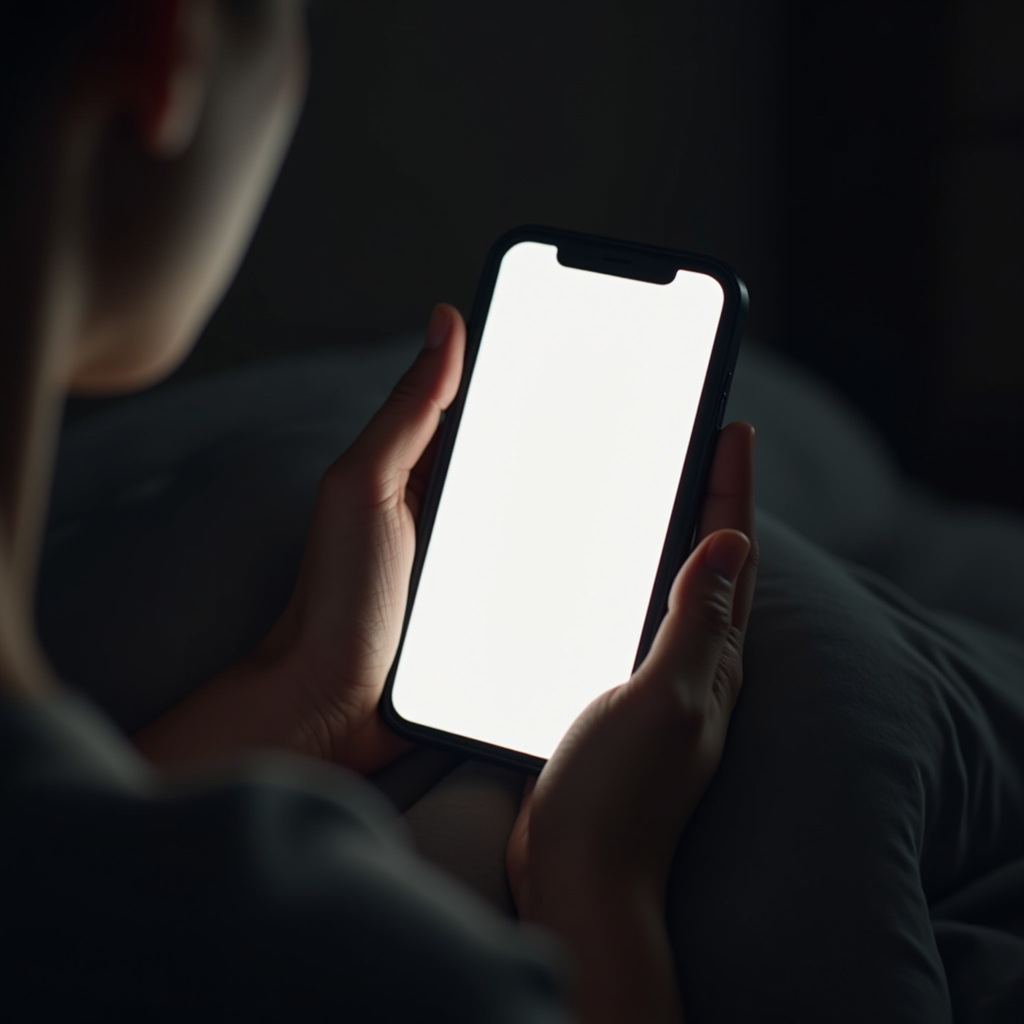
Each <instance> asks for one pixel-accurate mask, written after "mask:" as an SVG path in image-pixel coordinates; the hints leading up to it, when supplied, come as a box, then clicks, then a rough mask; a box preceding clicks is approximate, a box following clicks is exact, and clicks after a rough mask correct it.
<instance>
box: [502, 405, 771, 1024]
mask: <svg viewBox="0 0 1024 1024" xmlns="http://www.w3.org/2000/svg"><path fill="white" fill-rule="evenodd" d="M753 447H754V437H753V429H752V428H751V427H750V426H749V425H748V424H745V423H733V424H730V425H729V426H728V427H726V428H725V429H724V430H723V431H722V432H721V434H720V436H719V439H718V445H717V448H716V452H715V458H714V463H713V466H712V470H711V475H710V480H709V485H708V492H707V496H706V499H705V503H704V509H703V514H702V518H701V524H700V528H699V532H698V537H699V538H700V539H699V542H698V544H697V546H696V548H695V549H694V551H693V552H692V554H691V555H690V557H689V558H688V559H687V561H686V563H685V564H684V565H683V567H682V569H681V570H680V571H679V574H678V576H677V577H676V579H675V581H674V583H673V586H672V590H671V592H670V596H669V602H668V605H669V610H668V614H667V615H666V616H665V619H664V620H663V621H662V623H661V626H660V628H659V630H658V633H657V635H656V637H655V640H654V643H653V645H652V647H651V650H650V652H649V653H648V655H647V657H646V659H645V660H644V662H643V664H641V666H640V667H639V668H638V669H637V670H636V672H635V673H634V674H633V676H632V678H630V679H629V681H628V682H626V683H623V684H622V685H621V686H618V687H615V688H614V689H612V690H609V691H608V692H606V693H604V694H602V695H601V696H600V697H598V698H597V699H596V700H595V701H593V702H592V703H591V704H590V705H589V706H588V707H587V708H586V709H585V710H584V711H583V713H582V714H581V715H580V716H579V718H578V719H577V720H576V721H575V722H574V724H573V725H572V726H571V728H570V729H569V731H568V733H567V734H566V736H565V737H564V739H563V740H562V742H561V744H560V745H559V747H558V749H557V750H556V751H555V753H554V755H553V756H552V757H551V760H550V761H548V763H547V764H546V765H545V767H544V770H543V771H542V772H541V773H540V776H539V777H538V778H537V780H536V785H535V786H529V785H528V786H527V790H526V795H525V797H524V800H523V806H522V808H521V810H520V813H519V817H518V818H517V820H516V823H515V826H514V828H513V830H512V835H511V837H510V839H509V845H508V853H507V867H508V875H509V882H510V884H511V888H512V893H513V897H514V899H515V902H516V906H517V908H518V911H519V916H520V919H521V920H526V921H531V922H535V923H538V924H541V925H544V926H546V927H548V928H550V929H551V930H553V931H554V932H555V933H557V934H558V935H559V936H560V937H561V938H562V939H563V940H564V941H565V943H566V944H567V946H568V947H569V950H570V952H571V953H572V955H573V958H574V960H575V962H576V968H577V972H578V973H577V986H576V1003H577V1008H578V1009H579V1011H580V1013H581V1015H582V1019H583V1020H584V1021H586V1022H587V1024H591V1022H595V1021H636V1022H641V1021H643V1022H647V1021H663V1020H665V1021H668V1020H677V1021H678V1020H682V1008H681V1006H680V1004H679V1001H678V992H677V988H676V984H675V971H674V966H673V962H672V957H671V951H670V947H669V944H668V935H667V932H666V929H665V896H666V888H667V885H668V876H669V868H670V865H671V861H672V858H673V855H674V852H675V850H676V847H677V845H678V843H679V840H680V837H681V835H682V832H683V829H684V827H685V826H686V823H687V822H688V821H689V819H690V816H691V815H692V814H693V811H694V809H695V808H696V806H697V803H698V802H699V800H700V799H701V797H702V796H703V794H704V791H705V790H706V789H707V786H708V784H709V783H710V781H711V779H712V777H713V775H714V773H715V771H716V770H717V768H718V764H719V761H720V759H721V756H722V750H723V747H724V744H725V736H726V730H727V728H728V725H729V718H730V715H731V714H732V709H733V706H734V705H735V703H736V699H737V697H738V696H739V692H740V686H741V684H742V678H743V666H742V655H743V639H744V633H745V630H746V626H747V618H748V616H749V614H750V605H751V601H752V599H753V591H754V582H755V578H756V573H757V542H756V539H755V534H754V505H753Z"/></svg>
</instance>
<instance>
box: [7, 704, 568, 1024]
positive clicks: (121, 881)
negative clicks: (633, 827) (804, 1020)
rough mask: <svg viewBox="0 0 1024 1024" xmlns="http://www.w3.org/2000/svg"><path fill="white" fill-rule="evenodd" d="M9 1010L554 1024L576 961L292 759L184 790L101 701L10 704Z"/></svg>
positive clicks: (347, 784) (183, 782)
mask: <svg viewBox="0 0 1024 1024" xmlns="http://www.w3.org/2000/svg"><path fill="white" fill-rule="evenodd" d="M0 964H2V968H0V1018H2V1019H4V1020H9V1021H15V1020H58V1019H59V1020H103V1021H116V1020H133V1021H138V1020H146V1021H159V1020H181V1019H189V1020H200V1019H207V1018H209V1019H216V1020H218V1021H224V1020H290V1021H292V1020H294V1021H300V1020H306V1019H315V1020H316V1021H318V1022H323V1021H329V1020H332V1019H336V1020H343V1021H360V1022H362V1021H410V1022H412V1021H417V1022H418V1021H433V1020H439V1021H440V1020H443V1021H446V1022H457V1021H473V1022H478V1024H485V1022H491V1021H493V1022H502V1024H504V1022H508V1024H512V1022H519V1021H523V1022H526V1021H529V1022H531V1024H547V1022H551V1024H554V1022H556V1021H564V1020H566V1019H567V1013H566V1010H565V997H564V992H563V989H564V984H563V979H562V975H563V970H564V964H563V962H562V960H561V957H560V954H559V950H558V949H557V947H556V946H555V945H554V943H553V942H552V941H551V940H550V939H548V938H547V937H546V936H545V935H544V934H542V933H541V932H539V931H535V930H533V929H530V928H528V927H524V926H519V925H517V924H516V923H514V922H511V921H507V920H505V919H503V918H502V917H501V915H499V914H498V913H496V912H495V911H493V910H492V909H491V908H489V907H488V906H487V905H485V904H484V903H483V902H482V901H480V900H479V899H478V898H476V897H475V896H474V895H473V894H472V893H470V892H469V891H467V890H465V889H463V888H462V887H461V886H459V885H458V884H457V883H456V882H454V881H453V880H450V879H449V878H447V877H446V876H444V875H442V874H440V873H439V872H437V871H436V870H434V869H433V868H431V867H430V866H429V865H427V864H426V863H425V862H423V861H422V860H421V859H419V858H418V857H417V856H416V855H415V853H414V852H413V851H412V849H411V846H410V844H409V841H408V837H407V836H406V835H405V833H404V831H403V825H402V822H401V819H400V817H399V816H398V815H397V814H396V813H395V811H394V810H393V809H392V808H391V807H390V806H389V805H388V804H387V803H386V802H385V801H384V800H383V798H382V797H381V796H380V795H379V794H377V793H376V792H375V791H374V790H373V788H372V787H371V786H370V785H369V784H368V783H366V782H365V781H364V780H362V779H360V778H358V777H356V776H354V775H352V774H350V773H348V772H345V771H343V770H340V769H337V768H334V767H332V766H329V765H320V764H316V763H313V762H310V761H307V760H305V759H301V758H297V757H295V758H293V757H288V756H285V755H280V756H278V755H273V756H271V755H268V756H261V757H259V758H253V759H251V760H249V761H248V762H246V763H245V764H244V765H243V766H233V767H232V768H230V769H225V770H224V771H223V772H220V773H209V772H208V773H205V774H203V775H202V776H198V775H197V776H195V777H191V778H187V779H177V780H174V781H169V780H168V779H166V778H164V777H163V776H161V775H159V774H157V773H156V772H154V771H153V770H152V769H150V768H149V767H148V765H147V764H146V763H145V762H144V761H143V760H142V759H141V757H139V756H138V755H137V754H136V753H135V751H134V748H132V747H131V746H130V744H128V743H127V742H126V741H125V739H124V738H123V737H122V736H121V734H120V733H118V732H117V731H116V730H115V729H114V727H113V726H112V724H111V723H109V722H108V721H107V720H106V719H104V718H103V717H102V716H101V714H100V713H99V712H98V711H96V710H95V709H94V708H93V707H92V706H91V705H89V704H87V703H86V702H85V701H84V700H83V699H82V698H80V697H77V696H74V695H72V694H70V693H69V692H59V693H55V694H53V695H51V696H48V697H47V698H46V699H45V700H28V699H19V698H11V697H3V698H0Z"/></svg>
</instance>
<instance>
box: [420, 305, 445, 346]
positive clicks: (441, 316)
mask: <svg viewBox="0 0 1024 1024" xmlns="http://www.w3.org/2000/svg"><path fill="white" fill-rule="evenodd" d="M451 329H452V315H451V313H450V312H449V311H448V307H447V306H435V307H434V312H433V313H431V314H430V323H429V324H427V340H426V341H425V342H424V343H423V347H424V348H440V347H441V346H442V345H443V344H444V340H445V338H447V337H448V332H449V331H450V330H451Z"/></svg>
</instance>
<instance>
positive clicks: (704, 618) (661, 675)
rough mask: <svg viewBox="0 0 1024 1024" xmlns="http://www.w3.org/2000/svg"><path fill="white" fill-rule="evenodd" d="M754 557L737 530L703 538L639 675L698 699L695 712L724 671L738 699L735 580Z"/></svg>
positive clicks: (677, 582) (676, 584)
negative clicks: (668, 682)
mask: <svg viewBox="0 0 1024 1024" xmlns="http://www.w3.org/2000/svg"><path fill="white" fill-rule="evenodd" d="M749 553H750V541H749V539H748V538H747V537H746V535H745V534H743V533H741V532H739V531H737V530H731V529H730V530H719V531H717V532H716V533H713V534H712V535H711V536H710V537H705V538H704V540H703V541H702V542H701V543H700V544H699V545H698V546H697V547H696V548H695V549H694V551H693V553H692V554H691V555H690V557H689V558H688V559H687V560H686V564H685V565H684V566H683V567H682V569H680V571H679V574H678V576H677V577H676V579H675V582H674V583H673V584H672V590H671V591H670V593H669V610H668V614H667V615H666V616H665V618H664V619H663V620H662V623H661V626H660V627H659V629H658V632H657V634H656V635H655V637H654V642H653V644H652V645H651V649H650V651H649V652H648V654H647V657H646V658H645V659H644V662H643V664H642V665H641V667H640V669H639V670H638V672H637V674H638V675H642V676H643V677H644V678H649V677H651V676H652V675H653V676H656V677H657V678H658V679H668V680H672V681H673V683H674V684H675V685H676V692H677V694H678V695H679V696H689V697H693V698H694V702H693V706H694V707H696V708H702V707H704V706H705V702H704V700H703V696H704V695H705V694H706V692H707V691H708V690H709V689H710V688H711V687H712V686H713V685H714V683H715V680H716V678H719V679H721V678H723V669H724V676H726V677H730V678H729V679H728V682H729V684H730V694H729V696H730V699H731V700H734V699H735V695H736V693H738V691H739V683H740V676H739V669H740V665H739V663H738V654H739V651H738V650H737V639H738V637H737V633H738V630H737V629H736V627H735V626H734V624H733V606H734V601H735V596H736V580H737V578H738V577H739V575H740V573H741V571H742V569H743V566H744V564H745V562H746V560H747V556H748V555H749ZM723 659H725V661H723ZM729 659H731V661H730V660H729ZM733 662H735V663H733ZM732 676H735V678H734V679H733V678H731V677H732Z"/></svg>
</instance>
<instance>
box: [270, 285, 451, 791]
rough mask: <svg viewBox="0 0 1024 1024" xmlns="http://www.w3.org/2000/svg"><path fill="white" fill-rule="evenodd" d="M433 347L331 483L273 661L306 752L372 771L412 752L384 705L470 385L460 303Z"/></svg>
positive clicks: (432, 328) (274, 643) (431, 338)
mask: <svg viewBox="0 0 1024 1024" xmlns="http://www.w3.org/2000/svg"><path fill="white" fill-rule="evenodd" d="M426 345H427V347H425V348H424V349H423V350H422V351H421V352H420V353H419V354H418V356H417V358H416V361H415V362H414V363H413V364H412V366H411V367H410V368H409V370H408V371H407V372H406V373H405V375H404V376H403V377H402V378H401V380H400V381H399V382H398V383H397V384H396V385H395V387H394V389H393V390H392V392H391V394H390V396H389V397H388V399H387V401H386V402H385V403H384V405H383V406H382V407H381V408H380V410H378V412H377V413H376V415H375V416H374V417H373V419H372V420H371V421H370V422H369V424H367V426H366V428H365V429H364V430H363V432H362V433H361V434H360V435H359V437H358V438H357V439H356V440H355V441H354V442H353V444H352V445H351V447H349V449H348V450H347V451H346V452H345V453H344V454H343V455H342V456H341V458H339V459H338V460H337V461H336V462H335V463H334V464H333V465H331V466H330V468H329V469H328V470H327V472H326V473H325V474H324V477H323V480H322V482H321V485H320V492H319V494H318V496H317V502H316V508H315V511H314V513H313V521H312V525H311V528H310V532H309V537H308V540H307V543H306V550H305V554H304V557H303V562H302V568H301V570H300V572H299V578H298V581H297V583H296V587H295V592H294V594H293V596H292V599H291V601H290V602H289V604H288V607H287V609H286V610H285V612H284V614H283V615H282V616H281V619H280V620H279V622H278V623H277V624H276V626H275V627H274V630H273V631H272V632H271V634H270V635H269V636H268V637H267V640H266V644H265V647H264V651H263V652H261V653H268V654H269V655H270V657H271V659H272V660H273V661H276V662H279V663H280V664H281V666H282V669H283V673H284V676H285V677H286V678H287V682H286V683H285V685H288V686H290V687H291V689H292V690H293V696H294V703H295V707H296V713H297V716H298V719H299V720H300V721H301V722H302V723H303V725H304V728H303V744H304V746H305V747H306V752H307V753H312V754H314V755H315V756H319V757H323V758H325V759H328V760H331V761H334V762H336V763H339V764H343V765H346V766H347V767H349V768H352V769H354V770H356V771H359V772H362V773H364V774H367V773H369V772H371V771H374V770H376V769H378V768H381V767H383V766H384V765H385V764H387V763H388V762H390V761H392V760H394V759H395V758H396V757H397V756H399V755H400V754H401V753H403V752H404V751H406V750H408V749H409V748H410V747H411V746H412V744H410V743H408V742H407V741H405V740H402V739H400V738H399V737H398V736H396V735H395V734H394V733H393V732H391V730H390V729H388V727H387V726H386V725H385V723H384V721H383V719H382V718H381V717H380V715H379V714H378V713H377V704H378V701H379V700H380V695H381V692H382V690H383V688H384V681H385V679H386V678H387V674H388V672H389V670H390V668H391V664H392V662H393V661H394V659H395V654H396V652H397V650H398V641H399V639H400V637H401V632H402V621H403V618H404V615H405V608H406V601H407V598H408V591H409V579H410V575H411V573H412V563H413V555H414V553H415V550H416V523H417V520H418V518H419V509H420V503H421V502H422V500H423V493H424V490H425V488H426V484H427V479H428V477H429V474H430V469H431V466H432V464H433V460H434V454H435V452H436V448H437V443H436V438H437V428H438V425H439V423H440V418H441V413H442V410H444V409H447V408H448V406H449V405H450V404H451V402H452V400H453V399H454V398H455V394H456V391H457V390H458V386H459V380H460V378H461V376H462V364H463V357H464V354H465V345H466V326H465V323H464V322H463V319H462V315H461V314H460V313H459V311H458V310H457V309H455V307H454V306H449V305H446V304H442V305H439V306H437V307H436V308H435V309H434V312H433V315H432V316H431V318H430V323H429V325H428V327H427V334H426Z"/></svg>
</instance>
